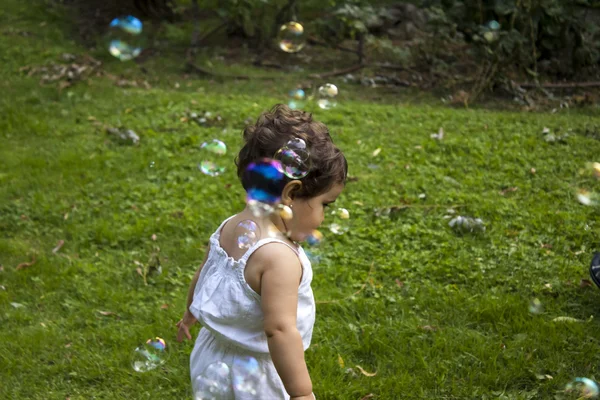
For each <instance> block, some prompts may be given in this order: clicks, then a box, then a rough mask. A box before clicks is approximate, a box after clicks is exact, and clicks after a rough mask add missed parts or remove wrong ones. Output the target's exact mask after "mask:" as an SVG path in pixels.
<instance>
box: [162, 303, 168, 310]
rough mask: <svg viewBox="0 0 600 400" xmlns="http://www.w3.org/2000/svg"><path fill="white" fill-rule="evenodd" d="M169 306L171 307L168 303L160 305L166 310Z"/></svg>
mask: <svg viewBox="0 0 600 400" xmlns="http://www.w3.org/2000/svg"><path fill="white" fill-rule="evenodd" d="M167 308H169V305H168V304H163V305H162V306H160V309H161V310H166V309H167Z"/></svg>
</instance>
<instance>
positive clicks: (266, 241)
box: [240, 238, 300, 264]
mask: <svg viewBox="0 0 600 400" xmlns="http://www.w3.org/2000/svg"><path fill="white" fill-rule="evenodd" d="M269 243H281V244H284V245H286V246H287V247H289V248H290V249H292V251H293V252H294V253H296V255H297V256H298V257H300V253H299V251H298V249H296V248H294V247H293V246H292V245H290V244H289V243H286V242H284V241H283V240H281V239H276V238H265V239H261V240H259V241H258V242H256V243H255V244H254V246H252V247H250V248H249V249H248V251H247V252H246V253H245V254H244V255H243V256H242V258H240V261H241V262H242V263H244V264H245V263H246V261H248V258H250V256H251V255H252V253H254V252H255V251H256V250H258V249H259V248H260V247H262V246H264V245H265V244H269Z"/></svg>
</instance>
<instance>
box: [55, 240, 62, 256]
mask: <svg viewBox="0 0 600 400" xmlns="http://www.w3.org/2000/svg"><path fill="white" fill-rule="evenodd" d="M64 244H65V241H64V240H59V241H58V243H57V244H56V247H55V248H53V249H52V252H53V253H54V254H56V252H57V251H59V250H60V249H61V248H62V247H63V246H64Z"/></svg>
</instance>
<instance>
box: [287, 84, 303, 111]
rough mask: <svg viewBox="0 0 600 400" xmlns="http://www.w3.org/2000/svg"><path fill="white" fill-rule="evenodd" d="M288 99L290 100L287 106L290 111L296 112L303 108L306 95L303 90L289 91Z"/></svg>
mask: <svg viewBox="0 0 600 400" xmlns="http://www.w3.org/2000/svg"><path fill="white" fill-rule="evenodd" d="M289 97H290V100H289V101H288V106H289V107H290V108H291V109H292V110H298V109H301V108H303V107H304V101H305V100H306V93H305V92H304V90H302V89H294V90H290V93H289Z"/></svg>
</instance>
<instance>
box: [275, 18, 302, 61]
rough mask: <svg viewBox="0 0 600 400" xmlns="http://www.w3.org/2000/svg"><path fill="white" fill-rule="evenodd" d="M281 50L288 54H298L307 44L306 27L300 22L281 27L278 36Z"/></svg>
mask: <svg viewBox="0 0 600 400" xmlns="http://www.w3.org/2000/svg"><path fill="white" fill-rule="evenodd" d="M277 41H278V42H279V48H280V49H281V50H283V51H285V52H286V53H297V52H299V51H300V50H302V48H303V47H304V45H305V44H306V36H305V35H304V27H303V26H302V25H301V24H299V23H298V22H294V21H290V22H288V23H285V24H283V25H281V27H280V28H279V32H278V34H277Z"/></svg>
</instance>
